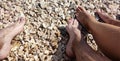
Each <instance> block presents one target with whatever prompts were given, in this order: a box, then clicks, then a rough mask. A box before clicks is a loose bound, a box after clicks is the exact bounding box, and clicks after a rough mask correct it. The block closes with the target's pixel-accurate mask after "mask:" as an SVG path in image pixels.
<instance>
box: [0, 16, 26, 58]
mask: <svg viewBox="0 0 120 61" xmlns="http://www.w3.org/2000/svg"><path fill="white" fill-rule="evenodd" d="M24 24H25V19H24V18H19V19H18V21H17V22H16V23H15V24H12V25H10V26H8V27H6V28H4V29H1V30H0V60H2V59H4V58H6V57H7V55H8V53H9V51H10V49H11V41H12V39H13V38H14V37H15V36H16V35H17V34H19V33H20V32H21V31H22V30H23V26H24Z"/></svg>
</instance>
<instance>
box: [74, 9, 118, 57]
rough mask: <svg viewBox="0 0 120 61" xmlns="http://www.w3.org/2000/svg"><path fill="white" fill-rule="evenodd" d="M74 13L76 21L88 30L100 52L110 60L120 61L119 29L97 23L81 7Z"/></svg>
mask: <svg viewBox="0 0 120 61" xmlns="http://www.w3.org/2000/svg"><path fill="white" fill-rule="evenodd" d="M76 11H77V12H76V17H77V19H78V20H79V21H80V22H81V23H82V24H83V25H84V26H86V27H87V29H89V30H90V32H91V33H92V35H93V37H94V39H95V41H96V43H97V45H98V47H99V48H100V49H101V50H102V52H103V53H104V54H106V55H107V56H109V57H110V58H115V59H120V52H119V51H120V49H119V47H120V27H118V26H114V25H110V24H106V23H100V22H97V21H96V19H95V18H94V17H93V16H91V15H90V14H88V13H87V12H86V10H85V9H84V8H82V7H78V8H77V10H76Z"/></svg>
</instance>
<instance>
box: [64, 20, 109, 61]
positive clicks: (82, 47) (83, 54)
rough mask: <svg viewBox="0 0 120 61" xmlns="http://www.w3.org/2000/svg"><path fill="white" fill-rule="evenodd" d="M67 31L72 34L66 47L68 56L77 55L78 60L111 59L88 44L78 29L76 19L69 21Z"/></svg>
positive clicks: (104, 60) (105, 60) (97, 60)
mask: <svg viewBox="0 0 120 61" xmlns="http://www.w3.org/2000/svg"><path fill="white" fill-rule="evenodd" d="M73 21H74V22H73ZM67 31H68V33H69V35H70V40H69V42H68V44H67V47H66V53H67V55H68V56H72V55H73V56H76V60H77V61H110V60H109V59H108V58H107V57H105V56H102V55H100V54H99V53H97V52H95V51H94V50H93V49H92V48H91V47H90V46H88V44H87V43H86V41H85V40H84V38H83V35H81V32H80V30H79V29H78V22H77V21H76V20H69V21H68V26H67ZM81 36H82V38H81Z"/></svg>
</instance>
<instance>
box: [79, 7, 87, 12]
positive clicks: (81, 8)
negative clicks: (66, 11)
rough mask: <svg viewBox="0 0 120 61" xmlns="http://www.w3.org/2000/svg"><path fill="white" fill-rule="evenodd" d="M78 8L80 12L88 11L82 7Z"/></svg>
mask: <svg viewBox="0 0 120 61" xmlns="http://www.w3.org/2000/svg"><path fill="white" fill-rule="evenodd" d="M78 8H79V10H80V11H86V10H85V8H83V7H81V6H79V7H78Z"/></svg>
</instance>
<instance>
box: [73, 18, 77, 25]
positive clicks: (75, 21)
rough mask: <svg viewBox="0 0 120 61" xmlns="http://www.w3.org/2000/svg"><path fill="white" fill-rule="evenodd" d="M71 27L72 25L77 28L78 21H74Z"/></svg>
mask: <svg viewBox="0 0 120 61" xmlns="http://www.w3.org/2000/svg"><path fill="white" fill-rule="evenodd" d="M73 25H74V26H75V27H78V21H77V20H76V19H75V20H74V23H73Z"/></svg>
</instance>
